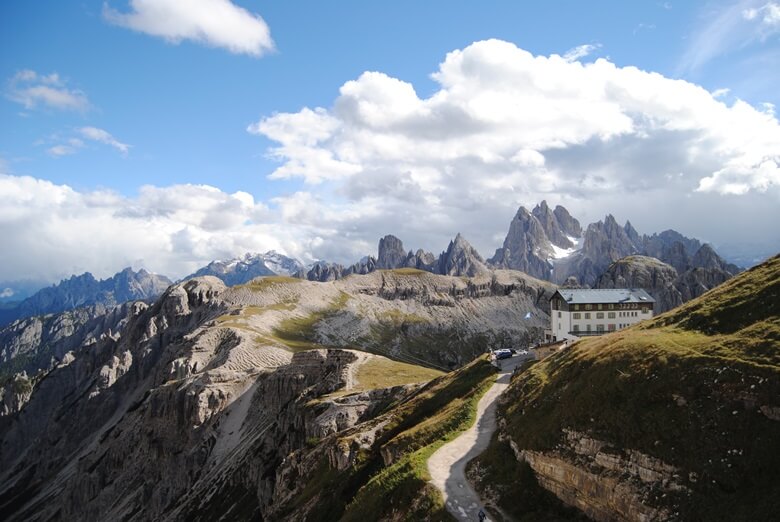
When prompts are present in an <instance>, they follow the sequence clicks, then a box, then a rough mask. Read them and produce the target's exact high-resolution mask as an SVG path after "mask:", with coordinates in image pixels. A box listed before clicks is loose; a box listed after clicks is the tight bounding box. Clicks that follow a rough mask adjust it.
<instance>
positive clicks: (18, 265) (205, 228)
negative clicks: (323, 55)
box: [0, 40, 780, 280]
mask: <svg viewBox="0 0 780 522" xmlns="http://www.w3.org/2000/svg"><path fill="white" fill-rule="evenodd" d="M432 77H433V79H434V81H435V82H437V84H438V89H437V90H436V91H435V92H433V93H432V94H431V95H430V96H427V97H420V96H419V95H418V94H417V91H416V90H415V88H414V86H413V85H412V84H410V83H408V82H405V81H403V80H402V79H398V78H392V77H390V76H388V75H386V74H383V73H381V72H366V73H364V74H362V75H360V76H359V77H358V78H356V79H354V80H350V81H347V82H346V83H345V84H344V85H343V86H342V88H341V90H340V93H339V96H338V97H337V98H336V99H335V100H334V101H333V103H332V104H331V105H330V107H328V108H303V109H301V110H300V111H298V112H294V113H279V114H273V115H270V116H268V117H265V118H262V119H260V120H258V121H257V122H255V123H254V124H252V125H250V126H249V127H248V131H249V132H250V133H254V134H258V135H262V136H265V137H267V138H269V139H271V140H273V141H274V142H275V143H274V146H273V147H272V148H271V150H270V151H269V153H270V154H271V155H272V156H274V157H276V158H277V159H278V160H279V162H280V164H279V168H278V169H276V170H275V171H274V172H273V173H271V174H270V177H271V178H272V179H299V180H302V182H303V183H302V185H301V186H300V187H298V190H297V191H295V192H292V193H286V194H281V195H277V196H276V197H272V198H271V199H270V200H268V201H264V202H260V201H256V200H255V199H254V197H253V196H252V195H250V194H248V193H243V192H236V193H233V194H228V193H225V192H223V191H221V190H219V189H217V188H214V187H208V186H202V185H177V186H171V187H154V186H147V187H143V188H141V189H140V191H139V192H138V194H137V195H135V196H133V197H126V196H122V195H119V194H116V193H113V192H105V191H96V192H79V191H76V190H74V189H72V188H70V187H68V186H65V185H56V184H53V183H50V182H47V181H43V180H39V179H34V178H28V177H20V176H10V175H6V176H0V235H1V236H2V237H3V238H4V248H3V249H2V250H0V267H2V271H0V280H2V279H3V278H5V279H8V280H11V279H18V278H20V277H22V276H24V277H38V278H49V279H51V278H52V277H54V276H55V275H56V276H60V275H66V274H69V273H75V272H80V271H84V270H92V271H94V272H96V273H98V274H99V275H101V276H106V275H110V274H111V273H113V272H115V271H116V270H118V269H120V268H122V267H123V266H127V265H128V264H133V265H135V266H137V265H138V264H139V260H140V261H142V264H143V265H144V266H146V267H147V268H148V269H151V270H155V271H157V272H162V273H165V274H168V275H170V276H171V277H181V276H183V275H185V274H187V273H190V272H192V271H194V270H195V269H196V268H197V267H199V266H202V265H203V264H205V263H207V262H208V261H210V260H212V259H220V258H227V257H233V256H236V255H239V254H242V253H244V252H248V251H265V250H269V249H276V250H279V251H282V252H285V253H287V254H289V255H293V256H296V257H299V258H301V259H303V260H304V261H311V260H314V259H328V260H331V261H337V262H342V263H347V262H353V261H355V260H357V259H359V258H360V257H362V256H363V255H366V254H370V253H375V252H376V241H377V240H378V238H379V237H381V236H383V235H385V234H388V233H392V234H396V235H397V236H399V237H400V238H401V239H403V241H404V245H405V246H406V247H407V248H413V249H416V248H425V249H426V250H431V251H433V252H434V253H439V252H441V250H443V249H444V248H446V245H447V242H448V241H449V240H450V239H451V238H452V237H453V236H454V235H455V234H456V233H457V232H462V233H463V234H464V235H465V236H466V237H467V238H468V239H469V241H471V242H472V243H473V244H474V245H475V246H476V247H477V249H478V250H479V251H480V252H481V253H482V254H483V255H485V256H490V255H491V254H492V253H493V251H494V250H495V249H496V248H497V247H499V246H500V244H501V241H502V239H503V236H504V235H505V234H506V231H507V227H508V224H509V221H510V220H511V218H512V216H513V215H514V213H515V212H516V211H517V207H518V206H519V205H521V204H522V205H526V206H529V205H533V204H535V203H537V202H538V201H540V200H541V199H547V201H548V202H549V203H550V204H551V205H556V204H563V205H564V206H566V207H567V208H568V209H569V210H570V211H571V212H572V213H573V215H575V216H576V217H577V218H578V219H580V220H581V221H582V222H583V223H584V224H587V223H590V222H593V221H596V220H598V219H601V218H603V217H604V215H605V214H606V213H608V212H609V213H612V214H614V215H615V216H616V217H617V218H618V219H620V220H625V219H630V220H631V222H632V223H633V224H634V225H635V226H636V227H637V228H638V230H639V231H640V232H647V233H652V232H657V231H661V230H664V229H667V228H675V229H677V230H679V231H680V232H682V233H684V234H686V235H692V236H696V237H699V238H701V239H703V240H706V241H711V242H714V243H716V244H717V243H725V242H729V241H730V242H733V241H736V240H740V241H745V242H754V243H757V244H763V245H770V246H772V245H773V246H775V247H780V231H779V230H778V228H777V227H776V225H775V223H777V222H778V221H780V204H779V203H780V190H778V184H780V177H779V176H780V173H779V172H778V163H780V157H779V154H780V124H779V123H778V121H777V118H776V117H775V115H774V113H773V111H772V110H771V108H769V107H764V108H756V107H753V106H751V105H749V104H747V103H745V102H743V101H740V100H738V99H736V101H734V102H733V103H725V102H724V101H723V99H722V98H720V97H718V96H716V95H715V94H722V93H715V94H713V93H710V92H708V91H707V90H705V89H704V88H702V87H700V86H697V85H695V84H692V83H689V82H685V81H680V80H672V79H669V78H665V77H664V76H662V75H660V74H656V73H651V72H646V71H642V70H639V69H637V68H635V67H618V66H616V65H615V64H613V63H611V62H609V61H608V60H605V59H597V60H595V61H594V62H593V63H587V64H583V63H581V62H579V61H567V60H566V59H565V58H564V57H561V56H558V55H552V56H534V55H532V54H530V53H528V52H526V51H524V50H522V49H519V48H517V47H516V46H515V45H513V44H510V43H507V42H501V41H497V40H490V41H485V42H477V43H475V44H472V45H470V46H468V47H466V48H465V49H462V50H456V51H453V52H451V53H449V54H448V55H447V56H446V57H445V59H444V61H443V62H442V63H441V64H440V66H439V68H438V70H437V71H436V72H435V73H434V74H433V75H432ZM733 95H734V93H731V95H730V96H729V98H732V97H733ZM79 139H84V140H86V137H84V136H82V135H79ZM285 186H289V185H285ZM20 253H23V254H20ZM52 259H56V260H58V263H56V264H52V263H51V260H52ZM53 270H56V271H57V273H56V274H52V271H53ZM2 272H6V273H2Z"/></svg>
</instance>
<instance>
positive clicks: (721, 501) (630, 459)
mask: <svg viewBox="0 0 780 522" xmlns="http://www.w3.org/2000/svg"><path fill="white" fill-rule="evenodd" d="M384 243H385V247H387V246H388V243H389V244H390V245H392V244H393V243H394V242H393V241H392V240H390V241H389V242H388V241H385V242H384ZM451 247H452V248H448V252H449V253H450V255H447V256H445V257H444V259H446V260H447V261H448V262H447V263H446V264H444V265H438V268H437V269H442V270H443V269H452V270H456V271H457V270H463V269H467V265H464V264H463V260H464V258H463V257H459V255H453V254H455V253H456V252H460V253H464V254H465V253H468V250H467V249H466V248H465V246H464V244H463V242H462V241H458V238H456V240H455V241H453V242H452V245H451ZM383 250H384V253H385V254H387V253H388V250H387V248H385V249H383ZM391 250H392V249H391ZM394 250H395V252H396V253H398V252H400V249H398V248H395V249H394ZM469 255H470V254H469ZM383 258H384V259H385V260H387V258H386V256H383ZM404 259H405V258H404ZM642 261H644V260H642ZM469 262H470V260H469ZM659 263H660V261H659ZM665 266H668V267H669V268H671V269H672V270H676V269H674V267H672V266H671V265H666V264H665ZM662 269H663V270H668V269H666V268H663V267H662ZM555 288H556V285H554V284H553V283H551V282H548V281H541V280H539V279H536V278H533V277H531V276H529V275H527V274H524V273H522V272H520V271H516V270H501V269H497V270H493V271H491V272H488V273H484V274H481V275H477V276H474V277H467V276H457V277H455V276H447V275H437V274H432V273H429V272H426V271H423V270H421V269H417V268H411V267H406V268H401V269H390V270H375V271H374V272H372V273H369V274H367V275H365V276H363V277H347V278H343V279H340V280H336V281H329V282H326V283H318V282H309V281H305V280H302V279H299V278H292V277H283V276H275V277H266V278H260V279H255V280H253V281H251V282H249V283H247V284H243V285H238V286H233V287H228V286H226V285H225V284H224V283H223V282H222V281H221V280H220V279H218V278H217V277H214V276H201V277H196V278H193V279H191V280H186V281H183V282H179V283H177V284H174V285H171V286H170V287H168V288H167V289H166V290H165V292H164V293H163V294H162V295H161V296H160V297H159V298H158V299H157V300H156V301H154V302H153V303H143V302H134V303H130V304H126V305H124V306H121V307H117V308H114V309H113V310H112V311H111V312H109V313H108V314H104V315H103V316H102V318H100V319H98V320H97V321H95V320H92V319H89V318H88V317H86V316H79V315H78V314H79V312H63V313H60V314H56V315H50V316H47V317H44V318H41V317H34V318H30V319H26V320H23V321H18V322H16V323H14V324H13V325H11V326H10V327H8V328H6V329H5V330H4V331H3V333H4V337H1V338H0V342H2V343H3V348H5V347H9V346H10V347H12V350H5V349H4V350H3V351H2V354H3V357H4V360H3V363H2V365H0V369H5V368H6V367H7V366H8V365H14V364H17V367H22V366H23V365H24V362H25V361H29V360H31V359H33V358H37V360H38V361H41V362H44V361H49V362H48V363H47V364H45V365H44V366H43V367H40V366H39V367H38V368H37V369H35V370H33V369H31V368H32V367H29V366H28V367H27V368H28V369H29V371H28V370H22V371H18V372H16V373H13V372H9V373H4V374H2V375H0V377H1V378H2V380H0V513H2V516H3V519H6V520H13V521H16V520H20V521H21V520H24V521H44V520H128V521H132V520H137V521H142V520H161V521H178V520H193V521H208V520H239V521H241V520H309V521H323V522H325V521H330V520H347V521H361V520H446V519H448V514H447V512H446V511H445V507H444V501H443V500H442V497H441V495H440V494H438V493H437V491H436V490H435V489H433V486H432V485H431V484H430V482H429V481H428V480H427V479H426V473H427V471H426V469H427V468H426V462H427V461H428V458H429V456H430V455H431V454H432V453H433V452H434V451H435V450H436V449H437V448H439V447H440V446H441V445H442V444H443V443H444V442H445V441H447V440H451V439H453V438H454V437H457V436H458V434H459V433H460V432H461V431H463V430H465V429H466V428H467V427H468V426H469V425H470V424H471V423H473V422H474V420H475V416H476V415H477V414H476V413H475V412H476V411H478V406H477V404H478V401H479V400H480V397H483V396H484V395H483V393H484V392H485V390H486V389H487V388H488V387H491V386H493V384H494V382H495V381H496V373H495V368H494V367H493V366H492V365H491V364H490V363H489V361H488V358H487V357H486V356H485V354H484V352H485V350H487V349H494V348H502V347H518V346H526V345H528V344H529V343H531V342H533V341H534V340H536V339H538V338H539V336H540V334H541V332H542V330H543V329H544V328H546V327H547V324H548V322H549V315H548V303H549V299H550V297H551V296H552V295H553V293H554V291H555ZM779 292H780V257H775V258H774V259H772V260H770V261H767V262H766V263H764V264H762V265H760V266H757V267H755V268H753V269H751V270H749V271H747V272H745V273H742V274H740V275H738V276H736V277H735V278H734V279H733V280H732V281H729V282H727V283H725V284H723V285H721V286H720V287H719V288H718V289H715V290H713V291H710V292H709V293H707V294H706V295H704V296H702V297H700V298H698V299H697V300H695V301H692V302H691V303H689V304H687V305H683V306H681V307H679V308H677V309H675V310H674V311H671V312H669V313H667V314H663V315H660V316H658V317H655V318H654V319H652V320H650V321H646V322H643V323H641V324H638V325H635V326H634V327H632V328H628V329H626V330H621V331H620V332H616V333H613V334H607V335H604V336H602V337H599V338H592V339H587V340H584V341H581V342H579V343H577V344H575V345H574V346H572V347H570V348H568V349H567V350H562V351H560V352H558V353H556V354H555V355H552V356H550V357H548V358H547V359H544V360H541V361H539V362H537V363H536V364H531V365H525V366H522V367H520V368H519V369H518V372H517V373H516V374H515V375H514V376H512V375H510V374H509V373H505V374H503V375H504V379H503V380H505V381H506V382H507V384H508V388H507V391H506V392H505V396H504V397H503V398H502V399H501V400H500V402H499V404H498V408H497V409H496V410H495V414H496V416H497V425H498V426H499V436H498V437H493V438H492V439H490V441H489V445H488V448H487V451H486V452H484V453H483V454H482V455H480V457H479V460H477V461H472V464H470V465H469V467H468V472H469V476H470V477H471V482H472V483H473V484H474V485H475V487H477V489H478V490H479V491H480V492H481V493H482V496H483V498H485V499H486V507H485V509H486V510H488V511H489V512H491V513H495V512H498V511H499V509H500V510H501V512H503V513H507V514H508V515H507V516H508V517H513V518H515V519H518V520H583V519H584V518H583V515H581V514H585V515H587V516H588V517H592V518H593V519H595V520H699V519H701V520H753V519H755V520H770V519H772V517H773V515H774V514H776V513H777V509H778V500H777V499H778V498H780V496H778V485H780V479H779V477H778V470H779V469H780V462H778V460H779V459H780V457H779V456H778V455H780V454H778V452H777V451H776V447H777V440H778V436H780V404H778V397H780V395H779V394H778V393H779V392H780V378H779V377H778V376H780V370H779V369H778V368H780V358H779V356H778V353H780V352H779V351H778V340H779V339H780V322H779V320H778V313H779V312H780V310H778V303H780V299H778V297H779ZM12 351H13V353H12ZM17 361H19V362H18V363H17ZM510 377H511V379H510ZM482 418H483V419H484V418H485V417H482ZM464 464H465V462H464Z"/></svg>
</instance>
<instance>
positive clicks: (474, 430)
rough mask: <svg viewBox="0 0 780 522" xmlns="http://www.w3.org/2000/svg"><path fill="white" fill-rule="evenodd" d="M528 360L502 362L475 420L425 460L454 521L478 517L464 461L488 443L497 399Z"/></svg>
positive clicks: (493, 428)
mask: <svg viewBox="0 0 780 522" xmlns="http://www.w3.org/2000/svg"><path fill="white" fill-rule="evenodd" d="M527 359H529V356H515V357H512V358H511V359H504V360H503V361H501V364H502V365H501V370H500V371H499V373H498V375H497V377H496V382H495V383H494V384H493V386H491V387H490V389H489V390H488V391H487V392H486V393H485V395H483V396H482V398H481V399H480V400H479V403H477V419H476V422H474V424H473V425H472V426H471V427H470V428H469V429H467V430H466V431H464V432H463V433H461V434H460V436H458V437H457V438H456V439H454V440H452V441H450V442H448V443H447V444H445V445H444V446H442V447H441V448H439V449H438V450H436V452H435V453H434V454H433V455H431V457H430V458H429V459H428V472H429V473H430V475H431V483H432V484H433V485H434V486H436V487H437V488H438V489H439V491H441V493H442V496H443V497H444V502H445V504H446V506H447V510H448V511H449V512H450V513H452V515H453V516H454V517H455V518H456V519H457V520H474V521H477V520H479V518H478V514H479V510H480V508H481V507H482V506H483V503H482V501H481V500H480V498H479V495H478V494H477V492H476V491H474V488H473V487H471V484H470V483H469V482H468V481H467V480H466V464H467V463H468V462H469V461H470V460H471V459H473V458H474V457H476V456H477V455H479V454H480V453H482V452H483V451H485V450H486V449H487V447H488V444H490V438H491V437H492V436H493V432H494V431H496V402H497V399H498V397H499V396H500V395H501V394H502V393H503V392H504V390H506V388H507V387H508V386H509V380H510V378H511V376H512V370H514V368H515V367H516V366H518V365H519V364H520V363H522V362H523V361H525V360H527ZM486 520H489V518H488V519H486Z"/></svg>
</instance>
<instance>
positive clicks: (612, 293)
mask: <svg viewBox="0 0 780 522" xmlns="http://www.w3.org/2000/svg"><path fill="white" fill-rule="evenodd" d="M556 294H560V296H561V297H562V298H563V300H564V301H566V302H567V303H571V304H588V303H655V299H653V298H652V297H650V294H648V293H647V292H645V291H644V290H643V289H641V288H609V289H606V288H605V289H594V288H588V289H568V288H560V289H558V291H557V292H556ZM553 297H555V294H553Z"/></svg>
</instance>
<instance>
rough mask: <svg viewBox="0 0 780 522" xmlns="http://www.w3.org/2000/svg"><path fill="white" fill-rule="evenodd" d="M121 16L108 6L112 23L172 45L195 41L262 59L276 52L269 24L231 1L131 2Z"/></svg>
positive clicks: (143, 0) (135, 0)
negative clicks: (159, 38) (155, 37)
mask: <svg viewBox="0 0 780 522" xmlns="http://www.w3.org/2000/svg"><path fill="white" fill-rule="evenodd" d="M130 8H131V11H130V12H128V13H121V12H119V11H116V10H114V9H112V8H111V7H109V6H108V4H104V6H103V16H104V18H105V19H106V20H108V21H109V22H111V23H113V24H116V25H119V26H122V27H126V28H128V29H132V30H134V31H139V32H142V33H146V34H149V35H152V36H159V37H162V38H164V39H165V40H167V41H169V42H172V43H179V42H181V41H182V40H193V41H195V42H199V43H202V44H206V45H209V46H212V47H221V48H224V49H227V50H228V51H230V52H231V53H235V54H248V55H251V56H261V55H263V54H266V53H268V52H270V51H272V50H273V49H274V42H273V40H272V39H271V32H270V30H269V28H268V25H267V24H266V23H265V21H264V20H263V19H262V18H261V17H260V16H259V15H256V14H253V13H250V12H249V11H247V10H246V9H244V8H242V7H239V6H237V5H235V4H233V3H232V2H230V0H188V1H186V2H182V1H180V0H130Z"/></svg>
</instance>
